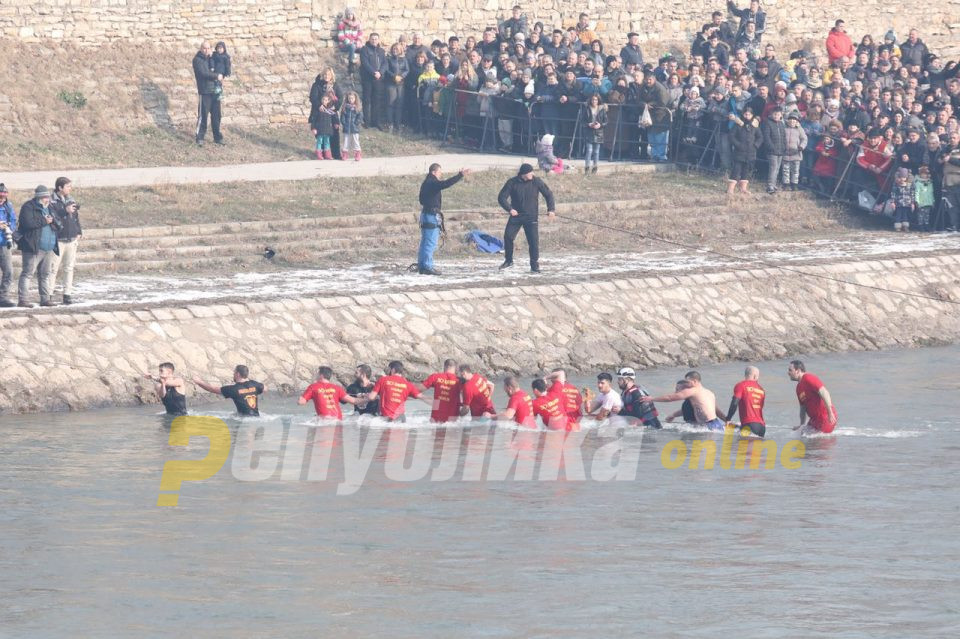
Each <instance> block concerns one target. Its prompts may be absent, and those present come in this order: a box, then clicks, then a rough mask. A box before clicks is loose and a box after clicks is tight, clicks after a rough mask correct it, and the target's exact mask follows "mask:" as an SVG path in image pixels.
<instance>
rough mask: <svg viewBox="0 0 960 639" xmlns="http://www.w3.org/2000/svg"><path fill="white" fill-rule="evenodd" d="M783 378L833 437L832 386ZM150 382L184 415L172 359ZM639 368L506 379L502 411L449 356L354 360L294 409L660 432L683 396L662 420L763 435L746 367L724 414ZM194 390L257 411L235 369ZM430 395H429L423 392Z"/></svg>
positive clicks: (751, 371) (802, 371)
mask: <svg viewBox="0 0 960 639" xmlns="http://www.w3.org/2000/svg"><path fill="white" fill-rule="evenodd" d="M787 375H788V376H789V377H790V379H791V380H793V381H794V382H796V383H797V388H796V392H797V400H798V402H799V405H800V423H799V425H798V426H796V427H795V429H794V430H798V429H804V431H805V432H820V433H831V432H833V429H834V428H835V427H836V423H837V411H836V407H835V406H834V405H833V399H832V397H831V396H830V392H829V391H828V390H827V389H826V387H825V386H824V385H823V382H822V381H820V379H819V378H818V377H817V376H815V375H813V374H812V373H808V372H807V370H806V367H805V366H804V363H803V362H802V361H800V360H794V361H792V362H790V365H789V366H788V368H787ZM145 377H146V378H148V379H150V380H152V381H153V382H154V384H155V391H156V394H157V397H158V398H159V399H160V401H161V402H162V403H163V405H164V407H165V408H166V411H167V414H169V415H186V414H187V406H186V381H185V380H184V379H183V378H181V377H179V376H177V374H176V372H175V368H174V365H173V364H172V363H170V362H164V363H163V364H160V374H159V376H154V375H151V374H147V375H145ZM636 378H637V374H636V371H634V369H632V368H630V367H622V368H620V369H619V370H618V371H617V374H616V381H617V386H618V388H619V393H618V392H617V391H616V390H614V387H613V382H614V376H613V375H611V374H610V373H600V374H599V375H597V390H596V392H594V391H592V390H591V389H589V388H583V389H579V388H577V387H576V386H575V385H573V384H571V383H569V382H568V381H567V376H566V371H564V369H562V368H556V369H554V370H553V371H551V372H550V373H549V374H547V375H545V376H544V377H539V378H536V379H534V380H533V381H532V383H531V384H530V390H531V393H532V395H531V394H528V393H527V392H526V391H525V390H523V388H521V385H520V382H519V380H518V379H517V378H516V377H514V376H508V377H506V378H504V380H503V381H502V383H501V384H502V387H503V392H504V395H505V396H506V399H507V404H506V408H505V409H504V410H502V411H499V412H498V411H497V409H496V407H495V406H494V402H493V397H494V385H493V383H492V382H490V380H488V379H487V378H486V377H484V376H483V375H481V374H480V373H477V372H474V371H473V369H472V368H471V367H470V366H469V365H468V364H458V363H457V362H456V361H455V360H452V359H448V360H446V361H444V363H443V370H441V371H439V372H436V373H434V374H432V375H430V376H429V377H427V378H426V379H425V380H423V382H421V383H414V382H411V381H410V380H409V379H407V376H406V371H405V369H404V366H403V364H402V363H401V362H399V361H392V362H390V363H389V364H388V365H387V367H386V369H385V371H384V375H382V376H381V377H380V378H378V379H377V380H376V382H374V381H373V374H372V370H371V368H370V367H369V366H368V365H366V364H361V365H359V366H357V368H356V370H355V371H354V381H353V382H352V383H351V384H350V385H349V386H347V387H346V388H344V387H343V386H341V385H340V384H338V383H337V382H336V381H334V372H333V369H332V368H330V367H329V366H321V367H320V368H319V369H318V370H317V379H316V381H315V382H314V383H312V384H311V385H310V386H309V387H308V388H307V389H306V390H305V391H304V392H303V394H302V395H301V396H300V399H299V403H300V405H305V404H307V403H308V402H311V401H312V402H313V407H314V411H315V412H316V414H317V417H320V418H324V419H331V420H341V419H343V411H342V409H341V406H342V405H343V404H351V405H353V406H354V410H355V413H356V414H361V415H377V416H379V417H381V418H383V419H385V420H387V421H394V422H403V421H405V420H406V402H407V400H408V399H410V398H414V399H422V400H423V401H426V402H427V403H429V404H430V406H431V412H430V420H431V421H432V422H434V423H438V424H444V423H449V422H454V421H457V420H459V419H460V418H462V417H466V416H467V415H469V416H470V417H471V418H472V419H493V420H497V421H506V422H513V423H515V424H517V425H518V426H519V427H522V428H537V419H538V418H539V420H540V421H541V422H542V424H543V426H544V427H545V428H547V429H548V430H566V431H570V430H577V429H579V428H580V426H581V423H582V422H583V421H585V420H595V421H598V422H599V421H603V420H607V419H609V420H621V421H623V422H624V423H625V424H629V425H634V426H638V427H645V428H651V429H659V428H662V424H661V422H660V418H659V413H658V411H657V408H656V403H658V402H661V403H666V402H682V405H681V408H680V410H678V411H676V412H674V413H672V414H670V415H669V416H667V417H666V421H667V422H672V421H675V420H677V419H681V418H682V419H683V421H684V422H686V423H688V424H694V425H698V426H701V427H704V428H706V429H708V430H712V431H720V432H722V431H724V430H725V429H726V428H727V426H728V424H729V422H733V421H735V418H736V417H737V416H738V415H739V429H740V435H741V436H744V437H757V438H762V437H763V436H764V435H765V434H766V422H765V420H764V417H763V407H764V403H765V399H766V392H765V391H764V389H763V387H762V386H761V385H760V382H759V379H760V371H759V369H757V368H756V367H755V366H748V367H747V368H746V370H745V371H744V379H743V380H742V381H741V382H739V383H738V384H737V385H736V386H735V387H734V389H733V393H732V397H731V400H730V405H729V408H728V410H727V411H726V413H724V412H723V411H722V410H721V409H720V407H719V406H718V404H717V398H716V394H715V393H714V392H713V391H711V390H709V389H708V388H707V387H705V386H704V385H703V383H702V379H701V376H700V373H698V372H697V371H690V372H689V373H687V374H686V375H685V376H684V378H683V379H682V380H680V381H678V382H677V384H676V388H675V389H674V392H672V393H667V394H663V395H656V396H654V395H651V394H650V393H648V392H647V391H646V390H645V389H644V388H642V387H640V386H638V385H637V383H636ZM192 381H193V383H194V384H195V385H196V386H198V387H199V388H201V389H203V390H205V391H207V392H210V393H214V394H216V395H222V396H223V397H225V398H227V399H231V400H233V403H234V405H235V406H236V409H237V413H238V414H239V415H242V416H259V415H260V396H261V395H262V394H263V393H264V391H265V390H266V386H264V385H263V384H261V383H260V382H257V381H254V380H252V379H250V371H249V369H248V368H247V367H246V366H243V365H239V366H237V367H236V368H235V369H234V373H233V383H232V384H228V385H224V386H217V385H216V384H209V383H207V382H204V381H203V380H201V379H199V378H197V377H194V378H193V380H192ZM428 391H432V395H433V396H432V399H431V400H427V399H424V394H425V393H427V392H428Z"/></svg>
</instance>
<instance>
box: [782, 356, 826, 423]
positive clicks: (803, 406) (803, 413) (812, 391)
mask: <svg viewBox="0 0 960 639" xmlns="http://www.w3.org/2000/svg"><path fill="white" fill-rule="evenodd" d="M787 376H788V377H789V378H790V379H792V380H793V381H795V382H796V383H797V401H799V402H800V425H799V426H794V427H793V430H801V432H802V433H804V434H806V433H810V432H818V433H824V434H827V433H832V432H833V429H834V428H836V427H837V407H836V406H834V405H833V398H832V397H830V391H828V390H827V387H826V386H824V385H823V382H821V381H820V378H819V377H817V376H816V375H814V374H813V373H808V372H807V368H806V366H804V364H803V362H801V361H800V360H798V359H795V360H793V361H792V362H790V366H788V367H787ZM807 418H809V421H807Z"/></svg>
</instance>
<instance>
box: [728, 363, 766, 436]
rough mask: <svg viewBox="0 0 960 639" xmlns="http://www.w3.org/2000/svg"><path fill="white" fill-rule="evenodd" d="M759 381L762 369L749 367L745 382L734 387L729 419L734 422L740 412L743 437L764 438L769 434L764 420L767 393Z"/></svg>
mask: <svg viewBox="0 0 960 639" xmlns="http://www.w3.org/2000/svg"><path fill="white" fill-rule="evenodd" d="M759 379H760V369H758V368H757V367H756V366H747V369H746V370H745V371H743V381H742V382H740V383H739V384H737V385H736V386H734V387H733V399H731V400H730V410H728V411H727V416H728V417H727V419H729V420H731V421H732V420H733V416H734V415H736V414H737V413H736V411H738V410H739V411H740V435H741V436H746V437H750V436H756V437H763V436H764V435H765V434H766V432H767V423H766V422H765V421H764V420H763V403H764V400H765V399H766V395H767V393H766V391H764V390H763V387H762V386H760V383H759V382H758V381H757V380H759Z"/></svg>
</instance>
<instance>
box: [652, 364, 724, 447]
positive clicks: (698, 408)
mask: <svg viewBox="0 0 960 639" xmlns="http://www.w3.org/2000/svg"><path fill="white" fill-rule="evenodd" d="M683 378H684V379H685V380H687V382H688V384H689V385H690V386H689V388H685V389H683V390H681V391H677V392H675V393H670V394H669V395H661V396H659V397H651V398H650V401H652V402H679V401H682V400H685V399H689V400H690V403H691V404H692V405H693V412H694V415H695V416H696V419H697V422H696V423H697V424H698V425H700V426H706V427H707V428H708V429H709V430H715V431H719V432H723V430H724V428H725V427H726V421H725V420H724V419H723V417H724V415H723V414H722V413H720V411H719V410H717V396H716V395H714V394H713V391H711V390H710V389H708V388H707V387H705V386H704V385H703V384H702V383H701V381H700V373H698V372H697V371H690V372H689V373H687V374H686V375H684V376H683Z"/></svg>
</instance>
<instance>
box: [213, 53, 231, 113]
mask: <svg viewBox="0 0 960 639" xmlns="http://www.w3.org/2000/svg"><path fill="white" fill-rule="evenodd" d="M230 66H231V65H230V54H229V53H227V44H226V43H225V42H218V43H217V46H216V48H214V50H213V70H214V71H215V72H216V73H219V74H220V75H222V76H223V77H225V78H227V77H230ZM222 97H223V82H221V81H220V80H217V99H218V100H219V99H220V98H222Z"/></svg>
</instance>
